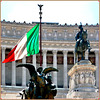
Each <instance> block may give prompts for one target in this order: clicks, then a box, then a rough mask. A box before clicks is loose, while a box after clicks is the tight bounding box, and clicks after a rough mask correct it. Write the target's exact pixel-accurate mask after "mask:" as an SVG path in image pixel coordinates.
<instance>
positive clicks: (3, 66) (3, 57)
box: [2, 47, 6, 85]
mask: <svg viewBox="0 0 100 100" xmlns="http://www.w3.org/2000/svg"><path fill="white" fill-rule="evenodd" d="M5 49H6V48H5V47H2V61H4V59H5ZM2 85H5V63H2Z"/></svg>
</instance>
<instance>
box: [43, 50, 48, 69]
mask: <svg viewBox="0 0 100 100" xmlns="http://www.w3.org/2000/svg"><path fill="white" fill-rule="evenodd" d="M46 53H47V50H43V69H45V68H46V67H47V59H46Z"/></svg>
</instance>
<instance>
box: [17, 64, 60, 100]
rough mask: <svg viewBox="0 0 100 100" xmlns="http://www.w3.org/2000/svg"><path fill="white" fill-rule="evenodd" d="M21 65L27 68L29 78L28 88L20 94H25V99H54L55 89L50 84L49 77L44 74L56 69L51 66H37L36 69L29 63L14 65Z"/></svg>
mask: <svg viewBox="0 0 100 100" xmlns="http://www.w3.org/2000/svg"><path fill="white" fill-rule="evenodd" d="M23 66H24V67H26V68H27V69H28V70H29V73H30V76H31V79H30V83H29V87H28V89H27V90H24V92H23V94H22V96H23V95H25V99H49V98H51V99H54V96H56V93H57V90H56V89H55V86H53V85H52V81H51V77H48V78H46V75H47V73H49V72H52V71H58V70H57V69H56V68H53V67H48V68H45V69H44V70H43V68H42V67H39V68H38V69H37V71H36V70H35V67H34V66H33V65H31V64H20V65H18V66H16V67H23ZM52 89H54V90H52Z"/></svg>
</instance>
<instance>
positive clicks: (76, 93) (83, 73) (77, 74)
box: [66, 60, 99, 98]
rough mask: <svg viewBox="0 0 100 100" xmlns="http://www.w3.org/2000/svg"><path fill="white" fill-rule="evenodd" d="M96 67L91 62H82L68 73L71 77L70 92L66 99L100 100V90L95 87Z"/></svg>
mask: <svg viewBox="0 0 100 100" xmlns="http://www.w3.org/2000/svg"><path fill="white" fill-rule="evenodd" d="M95 71H96V66H94V65H92V64H91V62H90V61H89V60H81V61H80V62H78V63H76V64H75V65H74V66H73V67H72V68H71V69H70V70H69V72H68V75H69V76H70V81H69V91H68V94H67V96H66V98H99V93H98V89H97V87H96V86H95V81H96V80H95V76H94V72H95Z"/></svg>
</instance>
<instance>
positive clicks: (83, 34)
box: [75, 24, 91, 62]
mask: <svg viewBox="0 0 100 100" xmlns="http://www.w3.org/2000/svg"><path fill="white" fill-rule="evenodd" d="M79 29H80V31H79V32H78V33H77V34H76V36H75V40H76V45H75V62H77V56H78V55H79V54H81V60H84V59H85V51H86V50H87V49H88V52H90V49H91V47H90V42H89V40H88V39H87V35H88V34H87V30H86V31H84V30H83V27H82V24H81V25H79Z"/></svg>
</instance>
